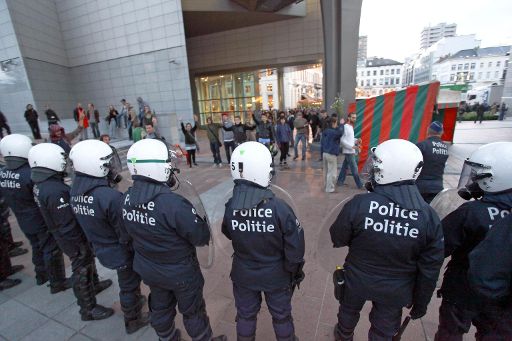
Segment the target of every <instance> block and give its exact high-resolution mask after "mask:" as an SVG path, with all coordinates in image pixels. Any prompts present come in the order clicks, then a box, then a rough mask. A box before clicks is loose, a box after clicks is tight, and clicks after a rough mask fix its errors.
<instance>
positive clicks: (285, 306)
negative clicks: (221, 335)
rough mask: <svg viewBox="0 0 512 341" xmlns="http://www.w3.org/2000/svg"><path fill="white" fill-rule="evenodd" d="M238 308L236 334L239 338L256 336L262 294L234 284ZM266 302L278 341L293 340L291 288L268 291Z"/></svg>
mask: <svg viewBox="0 0 512 341" xmlns="http://www.w3.org/2000/svg"><path fill="white" fill-rule="evenodd" d="M233 294H234V297H235V306H236V311H237V313H236V333H237V334H238V335H239V336H245V337H252V336H254V335H256V324H257V318H258V313H259V311H260V308H261V292H260V291H256V290H251V289H247V288H244V287H241V286H238V285H236V284H235V283H233ZM264 294H265V301H266V302H267V307H268V310H269V312H270V315H272V325H273V327H274V333H275V334H276V338H277V340H291V336H293V335H295V328H294V325H293V318H292V303H291V301H292V290H291V288H283V289H277V290H274V291H268V292H267V291H266V292H264Z"/></svg>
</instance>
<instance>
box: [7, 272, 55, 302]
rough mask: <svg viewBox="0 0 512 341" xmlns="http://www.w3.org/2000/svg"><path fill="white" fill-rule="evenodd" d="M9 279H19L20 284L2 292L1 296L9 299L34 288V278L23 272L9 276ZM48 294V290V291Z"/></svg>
mask: <svg viewBox="0 0 512 341" xmlns="http://www.w3.org/2000/svg"><path fill="white" fill-rule="evenodd" d="M25 267H26V266H25ZM9 278H12V279H15V278H17V279H21V283H20V284H18V285H17V286H15V287H12V288H10V289H7V290H3V291H2V294H3V295H5V296H8V297H11V298H14V297H16V296H18V295H22V294H23V293H24V292H25V291H27V290H29V289H31V288H33V287H35V286H36V281H35V279H34V277H33V276H29V275H27V274H25V273H23V272H18V273H16V274H14V275H12V276H10V277H9ZM48 294H50V289H48Z"/></svg>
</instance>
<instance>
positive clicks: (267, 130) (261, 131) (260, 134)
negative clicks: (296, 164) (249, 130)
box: [253, 113, 275, 148]
mask: <svg viewBox="0 0 512 341" xmlns="http://www.w3.org/2000/svg"><path fill="white" fill-rule="evenodd" d="M256 116H257V115H253V119H254V122H256V125H257V127H256V141H258V142H259V143H262V144H264V145H265V146H266V147H267V148H270V145H271V144H273V143H274V140H275V136H274V127H273V126H272V123H270V122H269V120H268V115H267V114H266V113H262V114H261V116H260V119H258V118H257V117H256Z"/></svg>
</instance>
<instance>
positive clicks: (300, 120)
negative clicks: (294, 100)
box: [293, 111, 309, 161]
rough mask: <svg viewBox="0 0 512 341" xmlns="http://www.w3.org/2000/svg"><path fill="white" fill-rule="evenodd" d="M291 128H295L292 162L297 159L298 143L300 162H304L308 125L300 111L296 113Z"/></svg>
mask: <svg viewBox="0 0 512 341" xmlns="http://www.w3.org/2000/svg"><path fill="white" fill-rule="evenodd" d="M293 126H294V127H295V142H294V156H293V160H297V159H298V158H299V152H298V147H299V142H301V141H302V142H301V143H302V161H304V160H306V147H307V143H308V142H307V141H308V135H309V123H308V121H307V120H306V119H305V118H304V117H303V114H302V112H301V111H298V112H297V117H296V118H295V120H294V121H293Z"/></svg>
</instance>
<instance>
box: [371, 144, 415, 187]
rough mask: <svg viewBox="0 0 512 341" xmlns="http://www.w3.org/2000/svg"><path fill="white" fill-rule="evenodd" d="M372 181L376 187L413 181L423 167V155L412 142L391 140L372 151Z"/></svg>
mask: <svg viewBox="0 0 512 341" xmlns="http://www.w3.org/2000/svg"><path fill="white" fill-rule="evenodd" d="M371 158H372V161H371V167H372V171H371V172H372V173H373V180H374V181H375V183H377V184H378V185H386V184H392V183H397V182H402V181H415V180H416V179H417V178H418V176H419V175H420V172H421V168H422V167H423V155H422V154H421V151H420V150H419V148H418V147H416V145H415V144H414V143H412V142H409V141H406V140H401V139H392V140H388V141H385V142H383V143H381V144H380V145H378V146H377V147H376V148H374V149H373V150H372V156H371Z"/></svg>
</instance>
